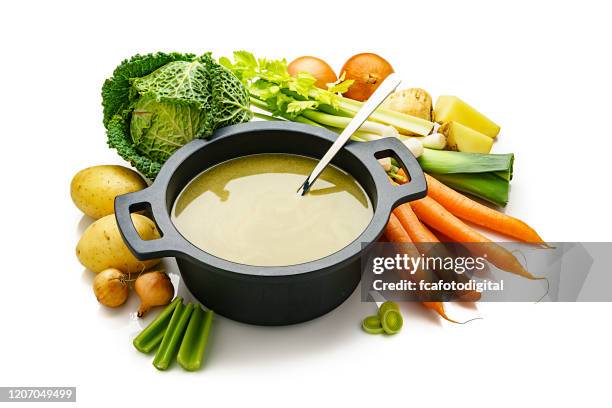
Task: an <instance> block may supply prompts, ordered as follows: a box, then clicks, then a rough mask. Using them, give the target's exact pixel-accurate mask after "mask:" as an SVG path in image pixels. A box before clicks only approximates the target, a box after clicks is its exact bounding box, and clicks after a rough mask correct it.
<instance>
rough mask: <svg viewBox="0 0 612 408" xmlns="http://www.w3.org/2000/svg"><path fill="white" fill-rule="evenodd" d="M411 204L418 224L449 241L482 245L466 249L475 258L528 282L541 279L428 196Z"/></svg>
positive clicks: (506, 251)
mask: <svg viewBox="0 0 612 408" xmlns="http://www.w3.org/2000/svg"><path fill="white" fill-rule="evenodd" d="M410 204H411V206H412V209H413V210H414V212H415V213H416V215H417V217H419V219H420V220H421V221H423V222H424V223H425V224H427V225H429V226H430V227H431V228H433V229H435V230H437V231H440V232H441V233H442V234H444V235H446V236H448V237H449V238H451V239H452V240H454V241H456V242H460V243H480V244H481V245H477V246H476V245H470V246H468V250H470V252H472V253H475V254H476V255H479V256H483V257H484V256H486V257H487V259H488V261H489V262H491V263H492V264H493V265H495V266H497V267H498V268H499V269H502V270H504V271H507V272H510V273H514V274H516V275H519V276H522V277H525V278H527V279H544V278H542V277H537V276H534V275H532V274H531V273H529V272H528V271H527V270H525V268H523V266H522V265H521V263H520V262H519V261H518V260H517V259H516V258H515V257H514V256H513V255H512V253H510V251H508V250H506V249H505V248H503V247H501V246H499V245H497V244H495V243H494V242H493V241H491V240H490V239H488V238H486V237H485V236H484V235H482V234H480V233H478V232H477V231H475V230H474V229H472V228H470V227H469V226H468V225H466V224H465V223H464V222H463V221H461V220H460V219H459V218H457V217H455V216H454V215H453V214H451V213H450V212H449V211H448V210H447V209H446V208H444V207H443V206H442V205H440V204H439V203H438V202H437V201H435V200H434V199H433V198H431V197H429V196H427V197H425V198H422V199H420V200H416V201H413V202H412V203H410Z"/></svg>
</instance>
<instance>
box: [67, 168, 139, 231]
mask: <svg viewBox="0 0 612 408" xmlns="http://www.w3.org/2000/svg"><path fill="white" fill-rule="evenodd" d="M146 187H147V183H146V182H145V181H144V179H143V178H142V177H140V175H139V174H138V173H136V172H135V171H134V170H131V169H128V168H127V167H122V166H110V165H109V166H94V167H89V168H86V169H84V170H81V171H79V172H78V173H77V174H76V175H75V176H74V178H73V179H72V182H71V183H70V196H71V197H72V201H74V204H75V205H76V206H77V207H78V208H79V210H81V211H83V212H84V213H85V214H87V215H89V216H90V217H92V218H95V219H98V218H102V217H104V216H106V215H109V214H113V213H114V212H115V209H114V203H115V197H117V196H118V195H121V194H126V193H131V192H133V191H138V190H142V189H144V188H146Z"/></svg>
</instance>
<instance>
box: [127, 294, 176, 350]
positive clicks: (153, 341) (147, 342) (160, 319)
mask: <svg viewBox="0 0 612 408" xmlns="http://www.w3.org/2000/svg"><path fill="white" fill-rule="evenodd" d="M182 302H183V299H182V298H180V297H178V296H177V297H176V298H175V299H174V300H173V301H172V303H170V304H169V305H168V306H167V307H166V308H165V309H164V310H163V311H162V312H161V313H160V314H159V315H157V317H156V318H155V319H154V320H153V321H152V322H151V323H150V324H149V325H148V326H147V327H145V328H144V330H143V331H141V332H140V334H139V335H138V336H136V337H135V338H134V341H133V342H132V343H133V344H134V347H136V349H137V350H139V351H142V352H143V353H149V352H151V351H153V349H155V347H157V346H158V344H159V343H161V341H162V338H163V337H164V333H165V332H166V328H167V327H168V323H169V322H170V319H171V318H172V313H173V312H174V309H175V308H176V306H177V305H178V304H179V303H182Z"/></svg>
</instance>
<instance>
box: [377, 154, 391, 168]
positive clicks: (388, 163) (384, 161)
mask: <svg viewBox="0 0 612 408" xmlns="http://www.w3.org/2000/svg"><path fill="white" fill-rule="evenodd" d="M378 162H379V163H380V165H381V166H382V167H383V169H385V171H389V170H391V158H390V157H383V158H382V159H378Z"/></svg>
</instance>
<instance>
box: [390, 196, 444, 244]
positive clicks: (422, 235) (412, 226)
mask: <svg viewBox="0 0 612 408" xmlns="http://www.w3.org/2000/svg"><path fill="white" fill-rule="evenodd" d="M393 214H395V216H397V219H398V220H399V222H400V223H401V224H402V226H403V227H404V229H405V230H406V232H408V235H410V239H411V240H412V241H413V242H419V243H421V242H440V241H438V238H436V236H435V235H434V234H433V233H432V232H431V231H430V230H429V229H428V228H427V227H426V226H425V225H423V224H422V223H421V221H419V219H418V218H417V216H416V214H415V213H414V211H412V207H410V203H406V204H402V205H400V206H399V207H397V208H396V209H395V210H393Z"/></svg>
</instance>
